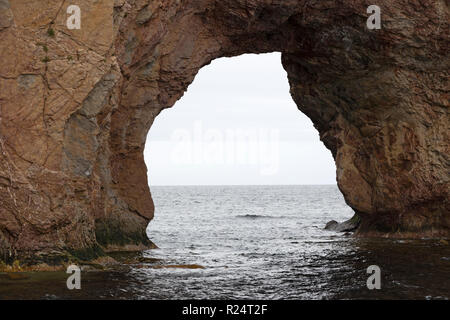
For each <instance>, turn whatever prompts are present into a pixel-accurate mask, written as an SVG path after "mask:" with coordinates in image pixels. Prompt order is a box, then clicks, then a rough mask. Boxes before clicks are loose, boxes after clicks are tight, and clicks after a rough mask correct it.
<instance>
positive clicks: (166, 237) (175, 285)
mask: <svg viewBox="0 0 450 320" xmlns="http://www.w3.org/2000/svg"><path fill="white" fill-rule="evenodd" d="M151 192H152V197H153V200H154V202H155V207H156V209H155V218H154V219H153V220H152V221H151V223H150V224H149V226H148V229H147V234H148V237H149V238H150V239H151V240H152V241H153V242H154V243H155V244H156V245H157V246H158V249H151V250H147V251H145V252H143V253H141V259H140V260H139V261H140V262H138V263H137V262H134V263H125V262H124V263H123V268H118V269H117V270H116V269H114V268H113V269H112V270H107V271H89V270H87V271H82V273H81V289H80V290H69V289H68V288H67V286H66V279H67V277H68V276H69V275H68V274H65V273H64V272H47V273H42V272H41V273H29V274H27V275H26V277H24V278H23V279H11V277H8V275H7V274H0V299H262V300H266V299H277V300H278V299H307V300H320V299H440V300H441V299H442V300H448V299H449V298H450V281H449V276H450V246H449V245H448V243H447V242H446V241H442V240H439V239H400V240H399V239H384V238H371V239H364V238H355V237H354V236H353V235H352V234H351V233H339V232H334V231H327V230H324V227H325V224H326V223H327V222H328V221H330V220H336V221H339V222H341V221H344V220H347V219H349V218H351V217H352V216H353V210H352V209H351V208H350V207H348V206H347V205H346V203H345V201H344V198H343V196H342V194H341V193H340V191H339V189H338V188H337V186H335V185H313V186H305V185H298V186H296V185H286V186H155V187H151ZM124 261H125V260H124ZM373 266H375V267H376V268H377V269H378V270H379V273H377V274H376V275H375V273H374V271H373V270H374V269H373V268H374V267H373ZM375 276H377V277H378V278H377V280H376V281H378V283H379V288H373V286H372V287H371V288H369V287H370V285H369V286H368V282H370V283H372V284H373V283H374V281H375V280H374V277H375Z"/></svg>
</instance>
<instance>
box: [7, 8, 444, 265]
mask: <svg viewBox="0 0 450 320" xmlns="http://www.w3.org/2000/svg"><path fill="white" fill-rule="evenodd" d="M70 2H72V1H62V0H49V1H39V0H0V44H1V45H0V58H1V59H0V259H2V260H4V261H6V262H11V261H13V260H15V259H20V260H21V261H25V262H26V261H29V262H36V261H59V260H61V259H63V260H64V259H65V260H67V259H71V258H72V257H80V258H82V259H91V258H94V257H96V256H98V255H101V254H102V253H103V252H104V251H105V250H117V249H124V248H126V249H140V248H144V247H146V246H148V245H150V242H149V241H148V239H147V237H146V235H145V228H146V226H147V224H148V222H149V221H150V220H151V219H152V217H153V212H154V207H153V203H152V199H151V196H150V190H149V188H148V182H147V169H146V166H145V163H144V158H143V149H144V145H145V139H146V136H147V133H148V130H149V129H150V127H151V125H152V123H153V121H154V119H155V117H156V116H157V115H158V114H159V112H160V111H161V110H163V109H164V108H168V107H171V106H172V105H173V104H174V103H175V102H176V101H177V100H178V99H179V98H180V97H181V96H182V95H183V93H184V91H185V90H186V88H187V86H188V85H189V84H190V83H191V82H192V81H193V79H194V77H195V75H196V73H197V72H198V71H199V69H200V68H201V67H202V66H204V65H205V64H208V63H210V62H211V61H212V60H213V59H215V58H218V57H224V56H227V57H231V56H236V55H240V54H243V53H264V52H274V51H279V52H282V62H283V66H284V68H285V69H286V71H287V73H288V78H289V83H290V86H291V94H292V97H293V99H294V100H295V102H296V103H297V105H298V108H299V109H300V110H301V111H302V112H304V113H305V114H306V115H307V116H309V117H310V118H311V120H312V121H313V122H314V125H315V127H316V128H317V129H318V131H319V133H320V137H321V140H322V141H323V143H324V144H325V146H326V147H327V148H328V149H330V150H331V152H332V154H333V156H334V159H335V161H336V166H337V182H338V185H339V188H340V190H341V191H342V193H343V194H344V197H345V200H346V202H347V203H348V204H349V205H350V206H351V207H352V208H353V209H354V210H355V212H357V214H358V215H359V217H360V218H361V224H360V226H359V227H358V230H357V234H359V235H366V236H370V235H377V236H378V235H381V236H395V237H409V236H412V237H422V236H432V237H449V235H450V204H449V171H450V170H449V168H450V159H449V154H450V152H449V132H450V130H449V129H450V121H449V120H450V118H449V106H448V98H449V95H448V93H449V90H448V70H449V59H448V49H449V39H448V34H449V28H448V21H449V16H448V12H449V11H448V6H447V2H446V1H445V0H437V1H436V0H416V1H410V0H408V1H406V0H396V1H392V0H379V1H378V2H377V5H378V6H380V7H381V9H382V29H381V30H368V29H367V27H366V19H367V17H368V14H367V13H366V9H367V3H366V1H362V0H355V1H345V0H342V1H328V0H323V1H307V0H279V1H268V0H247V1H244V0H183V1H180V0H164V1H163V0H159V1H157V0H115V1H112V0H101V1H88V0H77V1H73V3H70ZM70 4H76V5H79V6H80V8H81V12H82V27H81V30H68V28H67V27H66V19H67V18H68V14H67V13H66V9H67V6H68V5H70ZM236 76H239V75H236ZM150 179H151V177H150Z"/></svg>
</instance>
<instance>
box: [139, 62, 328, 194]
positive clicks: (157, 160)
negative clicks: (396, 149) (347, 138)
mask: <svg viewBox="0 0 450 320" xmlns="http://www.w3.org/2000/svg"><path fill="white" fill-rule="evenodd" d="M145 161H146V163H147V167H148V170H149V184H150V185H246V184H247V185H260V184H278V185H280V184H335V183H336V169H335V165H334V162H333V158H332V156H331V153H330V151H329V150H327V149H326V148H325V146H324V145H323V143H322V142H321V141H320V140H319V134H318V132H317V130H316V129H314V127H313V125H312V122H311V121H310V120H309V119H308V118H307V117H306V116H305V115H304V114H302V113H301V112H300V111H299V110H298V109H297V106H296V105H295V103H294V102H293V101H292V98H291V96H290V94H289V84H288V81H287V75H286V72H285V71H284V69H283V67H282V65H281V61H280V54H279V53H271V54H262V55H254V54H248V55H242V56H239V57H234V58H221V59H217V60H214V61H213V62H212V63H211V64H210V65H208V66H205V67H204V68H202V69H201V70H200V72H199V73H198V75H197V76H196V78H195V80H194V82H193V83H192V84H191V85H190V86H189V88H188V90H187V92H186V93H185V95H184V97H182V98H181V99H180V100H179V101H178V102H177V103H176V104H175V105H174V106H173V107H172V108H170V109H166V110H163V112H162V113H161V114H160V115H159V116H158V117H157V118H156V120H155V123H154V124H153V126H152V128H151V129H150V132H149V135H148V137H147V144H146V148H145Z"/></svg>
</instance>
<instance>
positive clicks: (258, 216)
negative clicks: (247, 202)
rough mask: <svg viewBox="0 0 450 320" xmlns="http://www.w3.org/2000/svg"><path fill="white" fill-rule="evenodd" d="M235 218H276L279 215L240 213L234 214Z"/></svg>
mask: <svg viewBox="0 0 450 320" xmlns="http://www.w3.org/2000/svg"><path fill="white" fill-rule="evenodd" d="M235 217H236V218H244V219H276V218H281V217H275V216H266V215H259V214H241V215H237V216H235Z"/></svg>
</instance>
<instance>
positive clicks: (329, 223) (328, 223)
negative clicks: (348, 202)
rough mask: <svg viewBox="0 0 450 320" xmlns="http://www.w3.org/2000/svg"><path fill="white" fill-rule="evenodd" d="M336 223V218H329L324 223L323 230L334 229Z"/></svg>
mask: <svg viewBox="0 0 450 320" xmlns="http://www.w3.org/2000/svg"><path fill="white" fill-rule="evenodd" d="M338 224H339V223H338V222H337V221H336V220H331V221H329V222H327V224H326V225H325V230H334V229H335V228H336V226H337V225H338Z"/></svg>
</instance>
